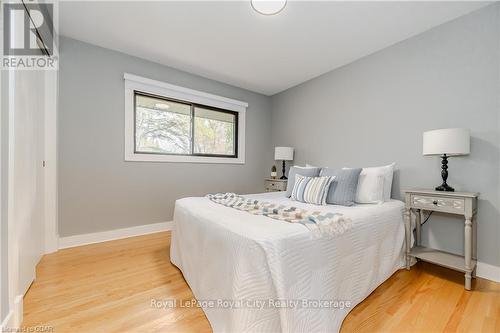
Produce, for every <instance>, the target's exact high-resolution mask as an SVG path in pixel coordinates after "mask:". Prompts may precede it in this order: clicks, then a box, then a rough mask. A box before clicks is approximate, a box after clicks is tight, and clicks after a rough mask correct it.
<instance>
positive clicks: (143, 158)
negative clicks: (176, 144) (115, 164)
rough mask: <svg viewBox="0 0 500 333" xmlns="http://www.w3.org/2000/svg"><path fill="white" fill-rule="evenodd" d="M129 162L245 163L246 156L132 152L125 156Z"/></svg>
mask: <svg viewBox="0 0 500 333" xmlns="http://www.w3.org/2000/svg"><path fill="white" fill-rule="evenodd" d="M125 161H127V162H165V163H212V164H245V158H244V157H241V156H240V157H237V158H232V157H211V156H185V155H156V154H140V153H132V154H127V155H126V156H125Z"/></svg>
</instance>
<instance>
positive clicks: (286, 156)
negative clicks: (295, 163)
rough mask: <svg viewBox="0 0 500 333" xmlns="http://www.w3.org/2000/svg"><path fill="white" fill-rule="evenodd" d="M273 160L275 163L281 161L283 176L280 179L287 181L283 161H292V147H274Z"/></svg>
mask: <svg viewBox="0 0 500 333" xmlns="http://www.w3.org/2000/svg"><path fill="white" fill-rule="evenodd" d="M274 159H275V160H276V161H283V169H282V171H283V176H281V178H280V179H287V178H286V176H285V161H292V160H293V148H292V147H275V148H274Z"/></svg>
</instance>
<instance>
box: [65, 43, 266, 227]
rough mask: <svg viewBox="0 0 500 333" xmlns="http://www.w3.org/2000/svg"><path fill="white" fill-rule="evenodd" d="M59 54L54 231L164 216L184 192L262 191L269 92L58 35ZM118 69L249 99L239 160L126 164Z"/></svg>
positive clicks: (146, 221) (166, 218)
mask: <svg viewBox="0 0 500 333" xmlns="http://www.w3.org/2000/svg"><path fill="white" fill-rule="evenodd" d="M60 55H61V58H60V73H59V80H60V81H59V86H60V88H59V96H60V98H59V124H58V128H59V132H58V135H59V138H58V142H59V172H58V173H59V178H58V182H59V234H60V236H69V235H76V234H83V233H90V232H98V231H104V230H112V229H117V228H125V227H131V226H137V225H144V224H149V223H156V222H164V221H170V220H171V219H172V214H173V208H174V202H175V200H176V199H178V198H181V197H185V196H200V195H205V194H206V193H208V192H215V191H234V192H239V193H252V192H254V193H255V192H262V191H263V189H264V185H263V178H264V177H265V176H267V175H268V173H269V169H270V163H269V160H270V159H271V156H272V147H271V144H270V143H271V127H270V126H271V114H270V98H269V97H266V96H263V95H259V94H256V93H252V92H249V91H246V90H243V89H239V88H235V87H232V86H229V85H226V84H222V83H219V82H216V81H212V80H209V79H205V78H202V77H199V76H195V75H191V74H188V73H185V72H181V71H178V70H175V69H172V68H169V67H165V66H162V65H159V64H156V63H152V62H148V61H145V60H142V59H139V58H136V57H132V56H129V55H125V54H123V53H118V52H114V51H111V50H108V49H104V48H100V47H96V46H93V45H90V44H86V43H83V42H80V41H76V40H73V39H69V38H65V37H61V38H60ZM124 72H128V73H132V74H137V75H140V76H144V77H147V78H151V79H156V80H160V81H164V82H169V83H173V84H176V85H180V86H184V87H188V88H192V89H197V90H201V91H205V92H209V93H213V94H216V95H221V96H225V97H229V98H234V99H237V100H241V101H245V102H248V104H249V107H248V109H247V113H246V114H247V118H246V163H245V164H244V165H224V164H186V163H152V162H125V161H124V158H123V156H124V142H123V141H124V139H123V137H124V119H123V113H124V81H123V73H124Z"/></svg>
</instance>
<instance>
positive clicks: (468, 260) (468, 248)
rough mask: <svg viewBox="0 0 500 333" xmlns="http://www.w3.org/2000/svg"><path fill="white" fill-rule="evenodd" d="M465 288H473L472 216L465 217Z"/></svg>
mask: <svg viewBox="0 0 500 333" xmlns="http://www.w3.org/2000/svg"><path fill="white" fill-rule="evenodd" d="M464 234H465V244H464V245H465V246H464V252H465V270H466V272H465V289H466V290H470V289H471V279H472V275H471V271H472V270H471V266H472V221H471V217H466V219H465V233H464Z"/></svg>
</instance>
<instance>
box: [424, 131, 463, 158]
mask: <svg viewBox="0 0 500 333" xmlns="http://www.w3.org/2000/svg"><path fill="white" fill-rule="evenodd" d="M423 154H424V155H444V154H446V155H448V156H460V155H468V154H470V132H469V130H468V129H466V128H446V129H438V130H434V131H428V132H424V142H423Z"/></svg>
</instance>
